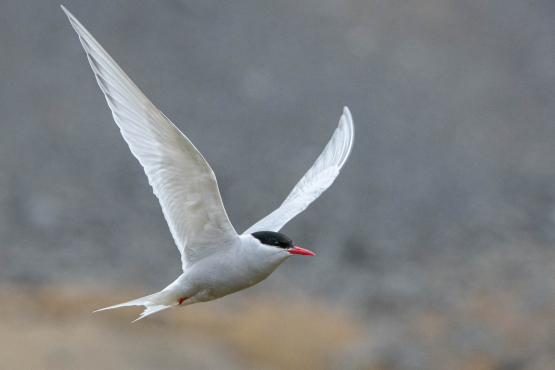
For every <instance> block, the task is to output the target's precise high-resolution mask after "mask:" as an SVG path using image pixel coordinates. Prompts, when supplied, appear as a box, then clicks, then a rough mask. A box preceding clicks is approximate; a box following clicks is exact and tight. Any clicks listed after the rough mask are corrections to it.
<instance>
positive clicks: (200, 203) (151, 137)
mask: <svg viewBox="0 0 555 370" xmlns="http://www.w3.org/2000/svg"><path fill="white" fill-rule="evenodd" d="M62 9H63V10H64V12H65V13H66V15H67V16H68V18H69V20H70V22H71V25H72V26H73V28H74V29H75V31H76V32H77V34H78V35H79V39H80V41H81V44H82V45H83V48H84V49H85V52H86V53H87V57H88V59H89V63H90V65H91V67H92V69H93V71H94V74H95V76H96V80H97V82H98V85H99V86H100V88H101V89H102V92H104V95H105V96H106V101H107V102H108V105H109V106H110V109H111V110H112V115H113V117H114V120H115V121H116V123H117V125H118V126H119V128H120V130H121V134H122V136H123V138H124V139H125V141H126V142H127V144H128V145H129V148H130V149H131V152H132V153H133V155H134V156H135V157H136V158H137V159H138V160H139V162H140V163H141V165H142V166H143V167H144V169H145V173H146V175H147V177H148V180H149V182H150V185H151V186H152V188H153V189H154V194H156V196H157V197H158V199H159V200H160V205H161V206H162V211H163V212H164V217H165V218H166V221H167V222H168V225H169V227H170V231H171V233H172V236H173V238H174V240H175V243H176V244H177V248H178V249H179V252H180V253H181V261H182V265H183V268H184V269H185V267H186V266H187V265H188V264H191V263H194V262H195V261H197V260H199V259H201V258H203V257H205V256H207V255H209V254H211V253H213V252H216V251H217V250H218V249H220V248H226V247H229V246H231V245H234V243H235V242H236V241H237V240H238V238H239V236H238V235H237V233H236V232H235V230H234V229H233V226H232V225H231V223H230V222H229V219H228V217H227V214H226V213H225V210H224V206H223V204H222V199H221V198H220V193H219V191H218V184H217V183H216V176H215V175H214V172H212V169H211V168H210V166H209V165H208V163H206V161H205V160H204V158H203V157H202V155H201V154H200V152H199V151H198V150H197V149H196V148H195V147H194V145H193V144H192V143H191V142H190V141H189V139H187V138H186V137H185V135H183V134H182V133H181V131H179V129H178V128H177V127H175V126H174V124H173V123H171V122H170V120H168V119H167V118H166V116H164V115H163V114H162V112H160V111H159V110H158V109H157V108H156V107H155V106H154V105H153V104H152V103H151V102H150V100H148V99H147V97H146V96H144V95H143V93H142V92H141V91H140V90H139V88H138V87H137V86H135V84H134V83H133V81H131V80H130V79H129V77H127V75H126V74H125V73H124V72H123V71H122V69H121V68H120V67H119V66H118V65H117V64H116V62H115V61H114V60H113V59H112V58H111V57H110V55H108V53H107V52H106V51H105V50H104V49H103V48H102V46H100V44H99V43H98V42H97V41H96V40H95V39H94V38H93V37H92V35H91V34H90V33H89V32H88V31H87V30H86V29H85V27H83V25H82V24H81V23H80V22H79V21H78V20H77V19H76V18H75V17H74V16H73V15H72V14H71V13H70V12H69V11H68V10H67V9H66V8H64V7H63V6H62Z"/></svg>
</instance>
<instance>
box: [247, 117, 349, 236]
mask: <svg viewBox="0 0 555 370" xmlns="http://www.w3.org/2000/svg"><path fill="white" fill-rule="evenodd" d="M354 139H355V126H354V124H353V118H352V117H351V112H350V111H349V108H347V107H345V108H344V109H343V115H342V116H341V118H340V119H339V126H338V127H337V128H336V129H335V132H334V133H333V136H332V137H331V139H330V141H329V142H328V144H327V145H326V147H325V148H324V151H323V152H322V154H320V156H319V157H318V159H317V160H316V162H314V164H313V165H312V167H311V168H310V170H308V172H307V173H306V174H305V175H304V176H303V178H302V179H301V180H300V181H299V182H298V183H297V185H295V187H294V188H293V190H292V191H291V193H289V196H288V197H287V198H286V199H285V201H283V203H282V204H281V206H279V208H278V209H276V210H275V211H274V212H272V213H270V214H269V215H268V216H266V217H264V218H263V219H262V220H260V221H258V222H257V223H256V224H254V225H252V226H251V227H249V228H248V229H247V231H245V232H244V233H243V235H247V234H252V233H254V232H257V231H276V232H277V231H279V230H280V229H281V228H282V227H283V226H284V225H285V224H286V223H287V222H289V220H291V219H292V218H293V217H295V216H296V215H298V214H299V213H301V212H302V211H304V210H305V209H306V207H308V205H309V204H310V203H312V202H313V201H314V200H316V198H318V197H319V196H320V194H322V193H323V192H324V191H325V190H326V189H327V188H329V187H330V185H331V184H332V183H333V181H334V180H335V178H336V177H337V175H339V171H340V170H341V167H343V165H344V164H345V162H347V159H348V158H349V155H350V154H351V149H352V148H353V140H354Z"/></svg>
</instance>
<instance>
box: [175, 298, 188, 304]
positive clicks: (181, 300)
mask: <svg viewBox="0 0 555 370" xmlns="http://www.w3.org/2000/svg"><path fill="white" fill-rule="evenodd" d="M187 298H189V297H183V298H181V299H180V300H178V301H177V302H179V304H181V303H183V301H184V300H186V299H187Z"/></svg>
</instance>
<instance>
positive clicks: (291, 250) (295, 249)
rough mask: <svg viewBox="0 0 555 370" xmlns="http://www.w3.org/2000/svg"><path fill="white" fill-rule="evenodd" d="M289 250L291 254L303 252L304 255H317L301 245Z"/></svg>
mask: <svg viewBox="0 0 555 370" xmlns="http://www.w3.org/2000/svg"><path fill="white" fill-rule="evenodd" d="M287 252H289V253H290V254H302V255H303V256H315V254H314V253H312V252H311V251H309V250H308V249H302V248H299V247H295V248H293V249H289V250H288V251H287Z"/></svg>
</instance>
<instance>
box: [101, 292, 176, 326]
mask: <svg viewBox="0 0 555 370" xmlns="http://www.w3.org/2000/svg"><path fill="white" fill-rule="evenodd" d="M172 303H173V301H172V299H171V293H170V292H169V291H167V290H162V291H161V292H158V293H154V294H151V295H147V296H146V297H143V298H139V299H135V300H132V301H129V302H125V303H120V304H117V305H115V306H110V307H106V308H101V309H100V310H96V311H94V312H98V311H104V310H111V309H112V308H119V307H127V306H145V307H146V308H145V310H144V311H143V313H141V316H139V318H138V319H137V320H140V319H142V318H144V317H147V316H148V315H152V314H153V313H155V312H158V311H162V310H165V309H166V308H170V307H171V306H172ZM137 320H135V321H137ZM135 321H133V322H135Z"/></svg>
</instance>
